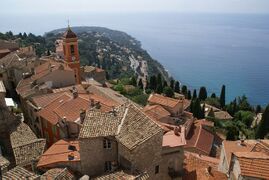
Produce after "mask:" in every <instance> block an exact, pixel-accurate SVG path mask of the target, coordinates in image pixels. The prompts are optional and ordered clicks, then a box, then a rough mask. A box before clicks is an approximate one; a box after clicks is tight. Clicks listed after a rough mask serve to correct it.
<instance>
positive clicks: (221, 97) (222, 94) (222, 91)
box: [220, 85, 225, 108]
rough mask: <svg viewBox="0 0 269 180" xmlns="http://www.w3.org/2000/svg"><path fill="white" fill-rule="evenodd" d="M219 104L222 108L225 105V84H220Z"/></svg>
mask: <svg viewBox="0 0 269 180" xmlns="http://www.w3.org/2000/svg"><path fill="white" fill-rule="evenodd" d="M220 106H221V108H223V107H224V106H225V85H222V88H221V93H220Z"/></svg>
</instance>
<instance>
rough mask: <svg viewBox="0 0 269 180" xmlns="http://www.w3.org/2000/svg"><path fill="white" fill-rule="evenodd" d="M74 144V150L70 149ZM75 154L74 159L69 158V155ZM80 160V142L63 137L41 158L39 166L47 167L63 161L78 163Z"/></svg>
mask: <svg viewBox="0 0 269 180" xmlns="http://www.w3.org/2000/svg"><path fill="white" fill-rule="evenodd" d="M70 145H71V146H74V147H75V149H74V150H70V149H69V148H68V147H69V146H70ZM71 154H73V156H74V159H73V160H69V156H70V155H71ZM78 162H80V154H79V143H78V141H73V140H64V139H61V140H59V141H57V142H56V143H54V144H53V145H52V146H51V147H50V148H49V149H48V150H47V151H46V152H45V153H44V154H43V155H42V156H41V158H40V160H39V162H38V164H37V167H38V168H46V167H53V166H54V165H61V163H68V164H69V163H78Z"/></svg>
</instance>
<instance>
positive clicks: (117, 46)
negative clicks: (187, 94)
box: [44, 27, 168, 79]
mask: <svg viewBox="0 0 269 180" xmlns="http://www.w3.org/2000/svg"><path fill="white" fill-rule="evenodd" d="M65 30H66V28H62V29H56V30H53V31H50V32H48V33H46V34H45V35H44V37H45V39H46V45H47V47H48V48H49V49H50V50H54V48H55V47H54V42H55V40H56V39H58V38H60V37H61V36H62V34H63V32H64V31H65ZM72 30H73V31H74V32H75V33H76V34H77V35H78V37H79V51H80V57H81V63H82V65H97V66H99V67H102V68H103V69H106V70H107V72H108V73H109V76H110V77H111V78H118V77H122V76H130V75H133V74H134V72H136V73H138V74H141V73H142V72H140V71H139V68H137V64H138V61H139V60H145V61H147V63H148V74H149V76H151V75H156V74H158V73H161V74H162V75H163V76H164V77H165V78H166V79H168V74H167V72H166V71H165V69H164V68H163V66H162V65H161V64H160V63H159V62H157V61H156V60H154V59H152V58H151V56H150V55H149V54H148V53H147V51H145V50H144V49H142V48H141V43H140V42H139V41H138V40H136V39H135V38H133V37H131V36H130V35H128V34H127V33H124V32H121V31H115V30H110V29H108V28H103V27H72Z"/></svg>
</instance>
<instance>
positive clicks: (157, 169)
mask: <svg viewBox="0 0 269 180" xmlns="http://www.w3.org/2000/svg"><path fill="white" fill-rule="evenodd" d="M159 170H160V166H159V165H157V166H155V174H158V173H159Z"/></svg>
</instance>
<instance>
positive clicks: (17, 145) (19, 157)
mask: <svg viewBox="0 0 269 180" xmlns="http://www.w3.org/2000/svg"><path fill="white" fill-rule="evenodd" d="M10 141H11V146H12V149H13V153H14V156H15V160H16V164H17V165H29V164H30V163H31V161H32V160H33V159H38V158H39V157H40V156H41V154H42V153H43V152H44V149H45V146H46V140H45V139H38V138H37V137H36V135H35V134H34V133H33V131H32V130H31V129H30V127H29V126H28V125H26V124H25V123H23V122H22V123H20V124H19V125H18V126H17V127H15V128H13V129H12V131H11V133H10Z"/></svg>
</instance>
